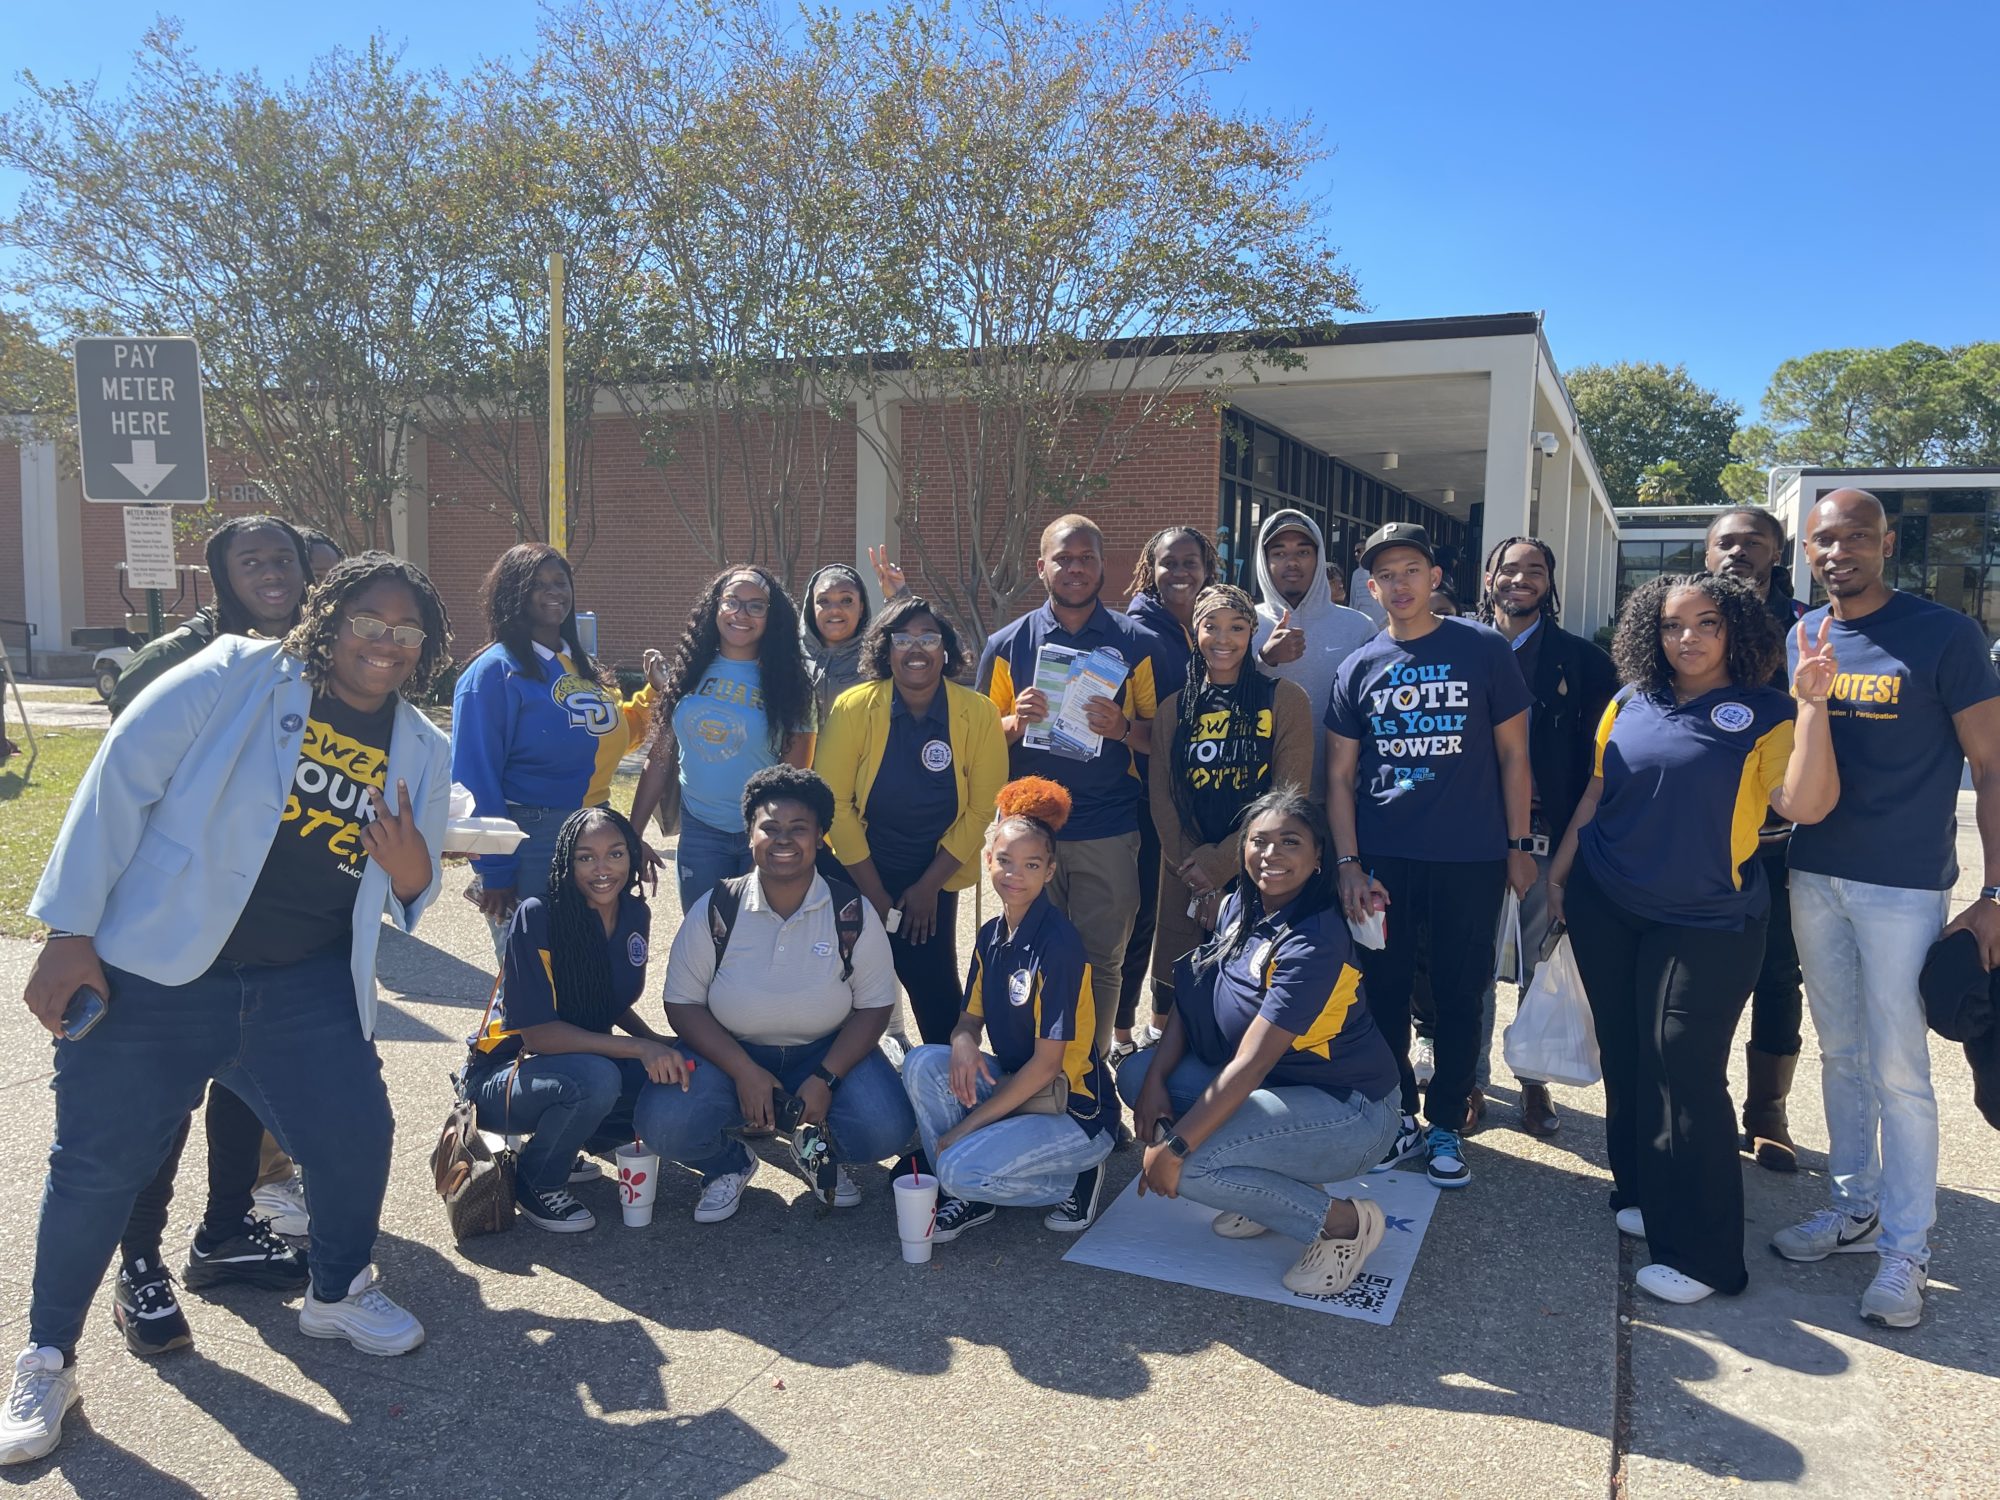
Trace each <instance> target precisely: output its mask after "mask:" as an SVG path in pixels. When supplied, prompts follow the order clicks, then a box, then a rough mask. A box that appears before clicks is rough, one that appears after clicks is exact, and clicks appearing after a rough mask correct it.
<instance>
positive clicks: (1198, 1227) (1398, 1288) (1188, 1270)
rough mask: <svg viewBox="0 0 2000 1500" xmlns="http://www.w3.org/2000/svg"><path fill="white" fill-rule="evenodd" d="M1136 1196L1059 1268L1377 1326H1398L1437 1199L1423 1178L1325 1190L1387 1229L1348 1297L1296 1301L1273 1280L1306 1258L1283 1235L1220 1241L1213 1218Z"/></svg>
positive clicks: (1118, 1205) (1103, 1219) (1178, 1203)
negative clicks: (1364, 1208)
mask: <svg viewBox="0 0 2000 1500" xmlns="http://www.w3.org/2000/svg"><path fill="white" fill-rule="evenodd" d="M1138 1190H1139V1183H1138V1179H1137V1178H1134V1179H1133V1180H1132V1181H1131V1182H1130V1183H1128V1184H1127V1185H1126V1188H1125V1191H1124V1192H1123V1193H1121V1194H1120V1195H1119V1196H1118V1198H1117V1200H1116V1201H1115V1202H1113V1203H1112V1204H1111V1205H1110V1207H1108V1208H1106V1209H1105V1210H1104V1211H1103V1212H1102V1213H1100V1214H1099V1215H1098V1218H1097V1222H1096V1223H1095V1224H1093V1225H1092V1226H1091V1227H1090V1228H1089V1229H1087V1230H1085V1231H1084V1233H1083V1234H1082V1235H1081V1236H1080V1237H1079V1238H1078V1240H1077V1242H1076V1244H1075V1245H1074V1246H1073V1247H1072V1248H1071V1249H1070V1252H1069V1253H1068V1254H1067V1255H1065V1256H1064V1257H1063V1259H1064V1260H1069V1261H1075V1262H1076V1263H1077V1264H1078V1265H1084V1266H1097V1267H1099V1268H1101V1269H1103V1270H1106V1271H1123V1272H1125V1273H1127V1274H1128V1275H1132V1276H1146V1277H1150V1278H1151V1279H1152V1280H1154V1281H1171V1282H1175V1283H1178V1284H1179V1285H1181V1286H1198V1287H1205V1288H1207V1289H1208V1290H1209V1291H1212V1292H1233V1293H1235V1294H1236V1295H1237V1296H1239V1297H1257V1298H1260V1299H1261V1300H1263V1301H1265V1302H1282V1303H1286V1304H1289V1305H1290V1306H1293V1307H1301V1308H1309V1309H1311V1310H1312V1311H1314V1312H1324V1313H1334V1314H1336V1315H1337V1316H1339V1317H1343V1318H1359V1319H1361V1320H1362V1321H1363V1322H1365V1323H1380V1324H1389V1323H1393V1322H1394V1321H1395V1320H1396V1309H1397V1308H1398V1307H1399V1306H1401V1305H1402V1301H1403V1290H1404V1288H1405V1287H1406V1286H1408V1285H1409V1281H1410V1273H1411V1272H1412V1271H1413V1270H1414V1269H1415V1268H1416V1264H1417V1252H1418V1251H1419V1250H1421V1249H1422V1248H1423V1243H1424V1231H1425V1230H1427V1229H1429V1228H1430V1223H1431V1210H1432V1209H1433V1208H1435V1207H1436V1206H1437V1198H1438V1189H1437V1188H1435V1187H1433V1186H1431V1183H1430V1180H1429V1179H1428V1178H1426V1177H1425V1176H1424V1174H1423V1173H1422V1172H1406V1171H1396V1172H1384V1173H1382V1174H1380V1175H1379V1176H1373V1177H1358V1178H1356V1179H1354V1180H1353V1181H1352V1182H1340V1183H1330V1184H1328V1186H1327V1191H1328V1192H1329V1193H1332V1194H1333V1195H1334V1196H1335V1197H1336V1198H1373V1199H1374V1200H1375V1201H1376V1202H1377V1203H1379V1204H1381V1205H1382V1214H1383V1217H1384V1218H1385V1219H1386V1220H1387V1221H1388V1227H1387V1229H1385V1230H1384V1231H1383V1235H1382V1243H1381V1244H1380V1245H1379V1246H1378V1247H1377V1248H1376V1250H1375V1252H1374V1254H1372V1255H1370V1256H1369V1257H1368V1260H1367V1263H1366V1264H1365V1265H1363V1266H1362V1268H1361V1274H1360V1275H1359V1276H1357V1277H1355V1278H1354V1284H1353V1285H1352V1286H1350V1287H1349V1288H1348V1289H1347V1290H1346V1291H1344V1292H1342V1293H1340V1294H1339V1295H1337V1296H1333V1297H1302V1296H1300V1295H1299V1294H1298V1293H1297V1292H1292V1291H1288V1290H1286V1287H1285V1283H1284V1282H1283V1281H1282V1280H1280V1278H1281V1277H1282V1276H1283V1275H1284V1273H1285V1272H1286V1270H1288V1269H1289V1268H1290V1267H1291V1265H1292V1263H1293V1262H1294V1261H1296V1260H1297V1259H1298V1258H1299V1255H1300V1254H1301V1253H1302V1252H1303V1250H1304V1249H1305V1247H1304V1246H1303V1245H1301V1244H1300V1243H1299V1242H1298V1241H1297V1240H1294V1239H1288V1238H1286V1237H1285V1236H1284V1235H1282V1234H1262V1235H1259V1236H1258V1237H1257V1238H1256V1239H1254V1240H1226V1239H1224V1238H1223V1237H1222V1236H1221V1235H1219V1234H1217V1233H1216V1232H1215V1231H1214V1230H1212V1229H1210V1228H1209V1227H1208V1226H1209V1223H1210V1221H1211V1220H1213V1219H1214V1218H1215V1210H1214V1209H1212V1208H1205V1207H1203V1206H1202V1205H1201V1204H1199V1203H1191V1202H1189V1201H1188V1200H1187V1199H1186V1198H1171V1199H1169V1198H1162V1197H1160V1196H1159V1194H1157V1193H1148V1194H1147V1195H1146V1196H1145V1197H1143V1198H1141V1197H1140V1196H1139V1191H1138Z"/></svg>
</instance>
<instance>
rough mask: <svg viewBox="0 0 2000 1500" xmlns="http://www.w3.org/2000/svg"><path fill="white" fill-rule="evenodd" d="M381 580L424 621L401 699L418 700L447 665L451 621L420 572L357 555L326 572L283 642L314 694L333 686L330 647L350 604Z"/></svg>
mask: <svg viewBox="0 0 2000 1500" xmlns="http://www.w3.org/2000/svg"><path fill="white" fill-rule="evenodd" d="M385 579H386V580H389V581H391V582H394V583H400V584H403V585H404V586H405V587H407V588H408V589H409V591H410V592H411V593H412V594H415V595H416V596H417V610H418V613H420V614H421V615H422V616H423V621H424V625H423V630H424V644H423V649H422V650H421V651H420V652H419V653H418V655H417V667H416V670H415V671H414V672H412V673H410V676H409V680H408V681H406V682H405V683H404V684H403V687H402V694H403V696H404V697H405V698H409V699H411V700H415V699H418V698H421V697H422V696H423V695H424V694H425V693H426V692H428V691H429V690H430V686H431V684H432V683H434V682H436V681H437V679H438V674H439V673H441V672H442V671H444V669H445V668H446V667H448V666H450V665H451V615H450V613H449V612H448V611H447V610H446V609H445V607H444V600H442V599H441V598H439V597H438V591H437V589H436V587H435V586H434V585H433V584H432V583H431V581H430V579H429V578H427V577H426V576H425V575H424V570H423V569H422V568H419V567H418V566H417V565H416V564H415V563H413V562H406V561H405V560H404V559H402V558H400V557H395V556H392V555H391V554H389V553H387V552H358V553H356V554H355V555H354V556H353V557H344V558H342V559H341V560H340V561H339V562H337V563H335V564H334V565H333V566H332V567H331V568H328V569H327V570H326V577H324V578H322V579H321V580H320V581H319V584H318V586H317V587H315V588H314V589H313V590H312V592H311V593H309V594H307V595H306V603H305V609H304V610H303V611H302V612H301V614H300V615H299V623H298V624H297V625H295V626H293V627H292V633H291V634H290V635H288V636H286V637H285V653H286V655H288V656H296V657H297V658H298V659H299V660H300V661H301V662H303V663H304V664H305V678H306V681H308V682H310V683H311V684H312V685H313V689H314V691H316V692H322V693H323V692H325V691H326V690H327V684H328V683H329V682H330V681H331V680H332V677H333V643H334V641H335V640H336V639H337V638H338V637H339V635H340V625H341V621H342V620H343V619H345V618H346V615H345V611H346V609H347V605H348V603H349V601H350V600H352V599H355V598H356V597H358V596H359V595H361V594H365V593H366V592H368V590H369V589H370V588H372V587H374V586H375V585H376V584H378V583H381V582H382V581H383V580H385Z"/></svg>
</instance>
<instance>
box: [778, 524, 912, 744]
mask: <svg viewBox="0 0 2000 1500" xmlns="http://www.w3.org/2000/svg"><path fill="white" fill-rule="evenodd" d="M828 575H834V576H837V577H839V578H841V579H843V580H844V581H846V582H848V583H851V584H853V585H854V589H855V592H856V593H858V594H860V596H861V623H860V624H858V625H856V626H855V627H854V634H853V635H850V636H849V637H848V638H847V639H846V640H844V641H842V642H840V643H839V644H838V645H835V646H829V645H827V644H826V642H825V641H823V640H821V639H820V636H819V622H818V621H817V620H816V619H815V618H814V616H813V604H812V602H813V599H814V598H815V597H816V596H817V595H818V593H819V590H820V585H821V584H822V583H824V582H825V581H826V579H827V577H828ZM909 592H910V586H909V585H908V584H907V583H906V584H904V585H903V587H902V588H901V590H899V591H898V592H897V594H896V597H897V598H899V599H900V598H902V597H903V595H905V594H907V593H909ZM874 618H875V607H874V605H873V604H871V603H870V602H869V598H868V585H867V584H865V583H863V582H862V581H861V574H860V573H859V572H858V571H857V570H856V569H854V568H850V567H849V566H848V565H847V564H846V563H828V564H827V565H826V566H825V567H823V568H821V569H820V570H819V571H818V572H817V573H814V574H813V576H812V577H811V578H809V579H807V580H806V591H805V595H804V597H803V598H801V599H800V600H799V645H800V646H801V647H803V648H804V650H805V654H806V670H807V671H808V672H810V673H811V674H812V679H813V687H814V690H815V694H816V696H817V698H818V702H819V723H820V727H821V728H822V729H824V728H825V727H826V715H827V710H829V709H830V708H832V707H833V700H834V699H836V698H838V697H839V696H840V695H841V694H842V693H844V692H846V691H847V690H848V689H849V688H851V687H853V686H854V685H855V684H856V683H857V682H859V681H860V680H861V638H862V637H863V636H865V635H867V634H868V622H869V621H871V620H873V619H874Z"/></svg>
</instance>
